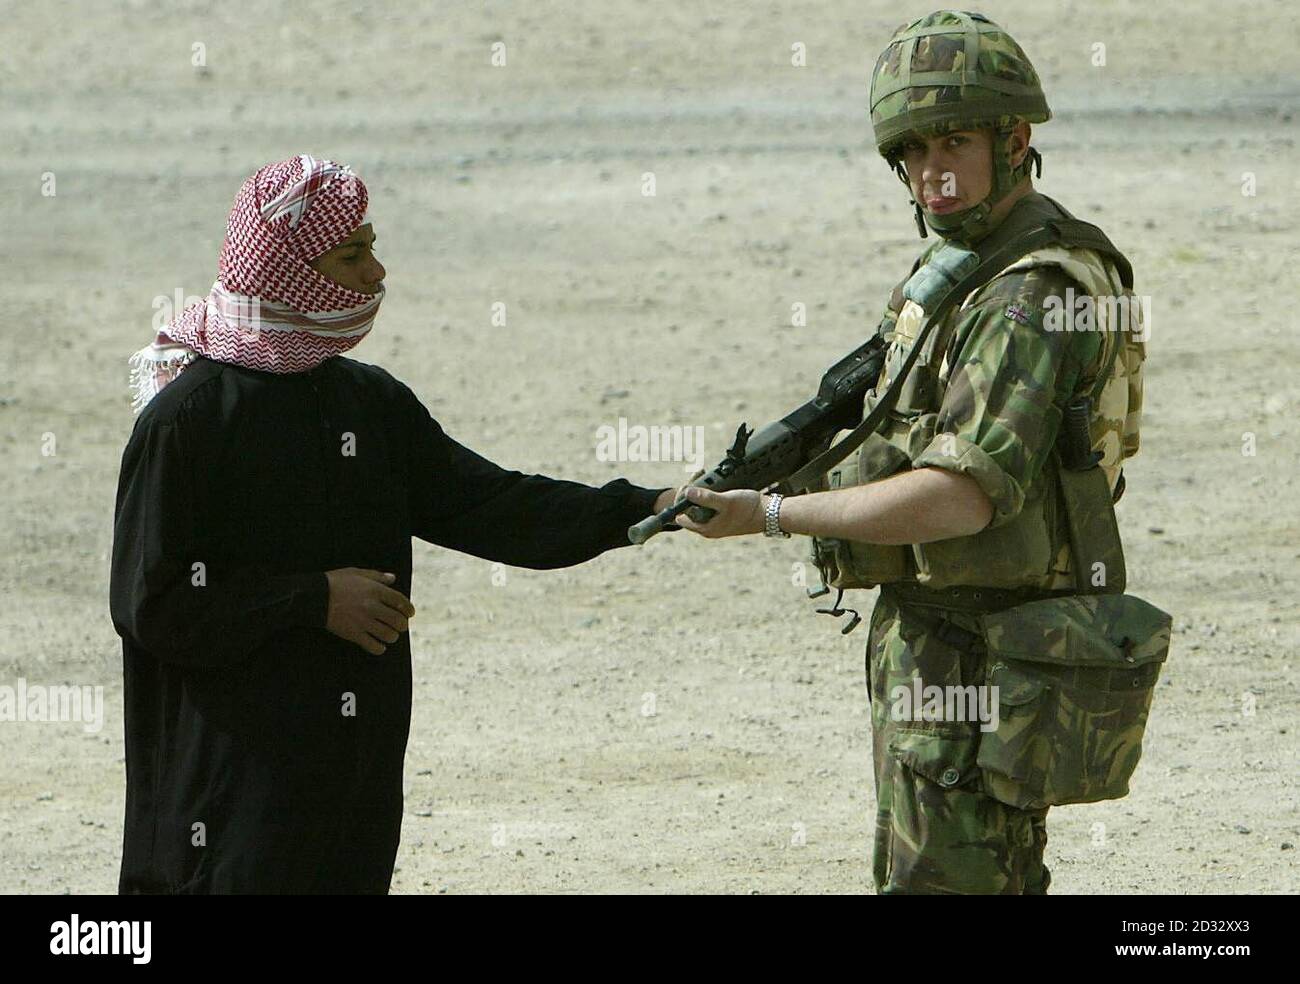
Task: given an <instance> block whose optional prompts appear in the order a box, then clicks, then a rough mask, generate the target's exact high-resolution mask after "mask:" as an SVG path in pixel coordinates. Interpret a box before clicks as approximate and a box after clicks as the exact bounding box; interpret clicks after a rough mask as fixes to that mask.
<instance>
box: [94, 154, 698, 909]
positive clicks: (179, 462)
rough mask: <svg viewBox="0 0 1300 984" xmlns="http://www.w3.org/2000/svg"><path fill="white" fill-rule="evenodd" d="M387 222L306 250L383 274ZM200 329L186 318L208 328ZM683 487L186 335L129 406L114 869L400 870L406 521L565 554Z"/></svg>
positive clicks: (623, 536)
mask: <svg viewBox="0 0 1300 984" xmlns="http://www.w3.org/2000/svg"><path fill="white" fill-rule="evenodd" d="M303 161H304V162H309V163H304V164H302V165H301V167H302V168H303V169H305V173H306V175H307V177H305V178H304V177H303V174H302V173H300V172H299V171H298V170H293V171H292V174H291V175H290V176H291V177H293V176H297V177H298V178H299V179H301V180H302V181H309V179H310V178H311V176H312V175H313V174H315V173H316V171H318V170H319V166H320V162H316V161H313V160H312V159H311V158H303ZM289 163H290V162H285V164H286V166H287V165H288V164H289ZM326 163H328V162H326ZM268 167H271V166H270V165H268ZM295 167H297V165H295ZM263 170H264V171H265V170H266V169H263ZM286 173H288V172H286ZM258 174H259V175H262V174H263V172H258ZM255 177H256V176H255ZM252 180H253V179H250V181H252ZM276 180H278V181H280V182H281V183H282V184H283V182H284V180H287V179H284V178H283V177H277V178H276ZM309 187H310V185H309ZM272 190H275V189H274V188H273V189H272ZM260 194H261V193H259V195H260ZM268 194H269V193H268ZM259 200H260V199H259ZM273 204H274V202H270V203H266V202H262V203H261V204H260V205H259V207H260V208H262V209H263V212H264V214H269V213H270V212H271V211H272V210H271V206H272V205H273ZM359 211H360V212H361V213H364V203H363V204H362V206H361V208H360V210H359ZM354 219H355V216H354ZM233 234H234V232H233V222H232V233H231V235H233ZM335 238H337V237H335ZM372 244H373V230H372V227H371V226H370V225H369V224H365V225H362V226H360V227H358V228H357V229H356V230H355V231H354V232H353V233H352V234H351V235H348V236H347V238H346V241H345V242H343V243H341V244H339V245H337V246H333V247H332V248H331V249H329V250H327V251H326V252H324V253H322V254H317V255H315V256H311V257H310V258H309V262H310V265H311V267H312V269H313V270H316V271H318V272H321V273H322V274H324V275H326V276H328V277H329V278H330V279H331V280H332V281H334V282H337V283H340V284H343V285H344V286H345V287H349V288H350V289H355V290H358V291H359V292H360V293H361V294H374V293H375V292H376V291H378V290H380V289H381V284H382V278H383V268H382V267H381V266H379V264H378V261H377V260H375V259H374V257H373V254H372V253H371V252H370V250H371V246H372ZM305 252H306V251H305ZM225 269H226V265H225V264H224V262H223V270H225ZM226 279H227V280H232V279H234V278H233V276H231V277H227V278H226ZM226 287H229V284H227V285H226ZM214 289H215V288H214ZM231 289H232V290H233V288H231ZM210 312H211V308H210V309H209V314H208V315H207V316H208V317H209V318H211V316H212V315H211V313H210ZM192 316H194V317H202V316H203V312H201V311H200V312H197V313H196V314H194V315H192ZM179 320H180V319H178V322H177V323H174V324H173V326H169V328H172V329H174V330H173V331H172V333H171V335H170V337H171V338H172V339H173V340H174V339H175V338H176V337H179V336H180V335H181V334H182V332H183V326H181V325H180V324H179ZM207 330H208V333H207V335H199V336H194V335H191V336H189V337H192V338H194V339H195V344H196V345H198V344H210V343H211V341H212V339H211V337H210V336H211V335H213V334H215V333H216V329H215V328H214V326H213V325H212V324H211V323H209V324H208V325H207ZM265 342H266V340H265V339H260V340H258V344H264V343H265ZM673 496H674V493H673V492H672V491H671V490H664V489H645V488H640V487H637V486H634V485H630V484H628V483H627V482H626V481H625V480H623V479H618V480H616V481H613V482H610V483H608V484H607V485H605V486H603V487H601V488H599V489H597V488H592V487H589V486H585V485H580V484H577V483H573V482H565V481H559V480H555V479H550V478H546V477H543V476H540V475H523V474H521V473H519V472H516V471H508V470H506V469H503V468H500V467H498V466H497V465H495V464H493V463H492V462H490V461H488V460H486V459H484V458H482V457H480V456H479V455H477V454H475V453H474V452H473V451H470V450H469V449H467V448H465V447H463V446H461V445H460V444H458V443H457V442H456V441H454V440H452V439H451V438H450V437H448V436H447V435H446V434H445V433H443V430H442V428H441V427H440V426H439V425H438V423H437V421H435V420H433V419H432V418H431V417H430V416H429V413H428V411H427V410H426V409H425V408H424V406H423V405H422V404H421V403H420V401H419V400H418V399H417V398H416V397H415V395H414V394H413V393H412V392H411V390H410V389H409V388H408V387H407V386H405V385H404V384H402V383H401V382H399V381H398V380H396V379H394V378H393V377H392V376H391V375H389V374H388V373H387V372H385V371H384V370H383V369H381V368H379V367H377V366H370V365H365V364H363V363H361V362H357V361H354V360H352V359H349V358H345V357H343V356H341V355H332V356H330V357H327V358H324V359H323V360H320V361H319V362H318V364H316V365H315V366H314V367H313V368H310V369H307V370H304V371H300V372H283V371H263V370H259V369H254V368H249V367H247V366H244V365H238V364H232V363H228V362H222V361H215V360H213V359H211V358H207V357H205V356H204V355H199V356H197V357H196V358H191V359H190V360H189V361H188V362H187V363H186V365H185V366H184V368H183V371H182V372H179V373H178V374H177V375H176V376H175V377H174V380H172V381H170V382H168V383H166V385H165V386H164V387H162V388H161V389H160V390H159V391H157V393H156V395H153V396H152V398H151V399H149V400H148V401H147V405H146V406H145V407H144V410H143V412H142V413H141V414H140V416H139V417H138V418H137V420H136V424H135V428H134V430H133V431H132V434H131V437H130V440H129V442H128V444H127V446H126V450H125V452H124V454H123V457H122V467H121V474H120V479H119V485H118V490H117V500H116V510H115V516H114V537H113V558H112V577H111V586H110V607H111V613H112V619H113V624H114V626H115V628H116V629H117V631H118V633H119V634H120V635H121V637H122V653H123V673H124V701H125V712H126V773H127V794H126V822H125V834H124V843H123V856H122V869H121V877H120V881H119V886H118V889H119V891H120V892H123V893H137V892H170V893H206V892H219V893H229V892H267V893H269V892H300V893H301V892H311V893H333V892H348V893H384V892H387V891H388V887H389V881H390V878H391V876H392V871H393V862H394V858H395V856H396V853H397V845H398V840H399V834H400V829H401V819H402V763H403V756H404V753H405V749H406V741H407V734H408V732H409V729H410V721H411V649H410V640H409V636H408V635H407V632H406V629H407V620H408V619H409V617H410V616H411V615H413V614H414V608H413V607H412V606H411V604H410V601H409V596H410V593H411V537H412V536H418V537H420V538H421V539H423V540H426V541H428V542H430V543H435V544H438V545H440V546H444V547H448V548H450V549H453V550H459V551H462V552H465V553H470V554H473V555H475V556H478V557H482V558H484V559H487V560H491V561H499V562H501V563H504V564H510V565H514V566H519V567H529V568H557V567H565V566H569V565H573V564H579V563H582V562H583V561H586V560H589V559H591V558H593V557H595V556H597V555H598V554H600V553H602V552H603V551H605V550H610V549H613V548H615V547H621V546H625V545H626V544H627V543H628V540H627V528H628V526H630V525H631V524H633V523H635V522H637V521H639V520H641V519H643V518H645V517H646V516H647V515H649V514H650V513H651V512H653V511H656V510H657V509H659V508H663V507H664V506H665V505H667V504H668V503H669V502H670V501H671V500H672V498H673ZM385 575H391V576H385Z"/></svg>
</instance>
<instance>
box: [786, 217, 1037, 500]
mask: <svg viewBox="0 0 1300 984" xmlns="http://www.w3.org/2000/svg"><path fill="white" fill-rule="evenodd" d="M1003 225H1006V223H1005V222H1004V223H1003ZM1001 231H1002V227H1001V226H999V227H998V228H997V229H995V230H994V232H993V234H991V235H990V236H989V237H987V238H986V240H985V242H984V243H981V244H980V246H981V247H984V246H985V244H986V243H988V244H989V246H991V247H993V248H987V249H980V250H978V251H976V252H972V251H970V250H966V249H962V248H961V247H958V246H952V245H951V244H946V245H944V246H941V247H940V248H939V249H936V250H935V251H934V253H933V254H932V255H931V257H930V262H929V263H927V264H926V265H925V266H923V267H921V268H920V269H919V270H917V272H916V274H914V275H913V277H912V278H910V279H909V280H908V284H907V288H912V287H913V284H914V282H915V281H916V279H917V278H918V277H922V276H924V277H926V278H927V281H928V283H927V286H929V287H931V289H933V283H934V281H935V279H936V278H942V279H943V280H945V281H946V282H947V287H946V289H942V292H941V293H939V292H938V291H935V293H936V294H937V300H936V301H935V302H934V304H933V305H932V306H931V309H930V310H929V311H927V312H926V316H925V323H924V325H922V327H921V331H920V333H919V334H918V335H917V337H916V340H915V341H914V342H913V343H912V346H911V348H910V349H909V350H908V353H907V357H906V358H905V359H904V361H903V365H902V367H901V368H900V369H899V371H898V374H897V375H896V376H895V377H894V378H893V380H891V382H890V384H889V388H888V389H887V390H886V391H885V393H884V394H883V395H882V396H881V397H880V399H878V400H877V401H876V402H875V405H874V406H873V407H872V408H871V412H870V413H868V414H867V415H866V417H864V418H863V420H862V422H861V423H860V424H858V426H857V427H855V428H853V430H852V431H851V432H850V433H849V434H848V435H847V436H846V437H845V438H844V440H842V441H840V442H839V443H838V444H836V445H835V446H834V447H831V448H828V449H827V450H826V451H823V452H822V453H821V454H819V455H818V456H817V457H815V458H814V459H813V460H812V461H810V462H808V463H807V464H806V465H804V466H803V467H802V468H800V469H799V470H798V471H797V472H795V473H794V474H793V475H791V476H790V477H789V478H788V479H786V480H785V481H784V482H783V483H781V484H782V485H784V486H786V487H788V488H789V489H790V490H791V491H793V492H796V493H797V492H801V491H803V490H805V489H807V488H808V487H809V486H810V485H811V484H812V482H813V481H814V480H815V479H817V478H820V477H821V476H822V475H824V474H826V472H828V471H830V470H831V469H832V468H834V467H835V466H836V465H838V464H839V463H840V462H841V461H843V460H844V459H845V458H847V457H848V456H849V455H850V454H852V453H853V452H854V451H855V450H857V448H858V446H859V445H861V444H862V442H863V441H865V440H866V439H867V437H868V435H870V434H871V432H872V431H874V430H875V429H876V428H877V427H878V426H879V425H880V422H881V420H883V419H884V416H885V414H887V413H888V412H889V411H890V410H891V409H892V408H893V406H894V404H895V403H896V402H897V400H898V394H899V392H900V390H901V389H902V385H903V380H904V379H906V378H907V374H908V373H909V372H911V370H912V366H913V365H914V364H915V363H916V359H917V356H918V355H920V353H921V350H922V349H923V348H924V346H925V341H926V339H927V338H928V337H929V335H930V332H931V331H932V330H933V329H934V326H935V325H936V324H937V323H938V322H939V321H941V320H943V317H944V315H946V314H947V313H948V311H950V310H951V309H952V307H953V305H955V304H957V303H958V302H959V301H961V300H962V299H963V298H964V297H966V295H967V294H969V293H970V292H971V291H973V290H974V289H975V288H977V287H980V286H982V285H983V284H985V283H987V282H988V281H989V280H991V279H992V278H993V276H994V275H995V274H996V273H998V272H999V271H1000V270H1002V269H1004V268H1005V267H1007V266H1009V265H1010V264H1011V263H1012V262H1014V261H1015V260H1016V259H1017V258H1019V257H1020V256H1023V255H1024V254H1025V253H1028V252H1030V251H1031V250H1034V249H1038V248H1039V247H1040V246H1044V245H1047V244H1048V243H1050V242H1054V241H1055V236H1056V232H1055V230H1053V229H1051V228H1049V227H1047V226H1039V227H1037V228H1033V229H1030V230H1029V231H1028V232H1025V233H1022V235H1020V236H1017V237H1015V238H1011V237H1009V236H1007V235H1003V236H998V238H997V241H996V242H990V240H993V237H994V236H996V235H997V233H998V232H1001ZM1016 231H1020V230H1012V232H1013V233H1014V232H1016ZM907 288H905V292H906V291H907ZM928 292H929V291H927V293H928Z"/></svg>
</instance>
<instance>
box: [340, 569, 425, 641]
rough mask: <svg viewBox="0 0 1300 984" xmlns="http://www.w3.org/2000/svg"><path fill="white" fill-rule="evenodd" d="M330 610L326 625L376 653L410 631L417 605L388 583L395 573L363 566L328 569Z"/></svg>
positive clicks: (393, 579)
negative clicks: (407, 627) (411, 618)
mask: <svg viewBox="0 0 1300 984" xmlns="http://www.w3.org/2000/svg"><path fill="white" fill-rule="evenodd" d="M325 577H326V578H327V579H328V580H329V585H330V601H329V612H328V614H327V615H326V616H325V628H327V629H328V630H329V631H330V632H333V633H334V634H335V635H336V636H338V637H339V638H340V639H346V640H347V641H348V642H354V643H356V644H357V645H358V646H360V647H361V648H362V649H364V650H365V651H366V652H368V653H370V654H371V655H372V656H382V655H383V653H384V651H385V650H387V648H388V644H389V643H393V642H396V641H397V637H398V635H399V634H400V633H402V632H405V631H406V625H407V619H409V618H410V617H411V616H413V615H414V614H415V606H414V605H412V604H411V602H410V601H409V600H408V599H407V597H406V596H405V595H404V594H402V593H401V592H400V591H396V590H394V589H393V588H390V587H388V585H390V584H392V583H393V582H394V581H396V580H397V578H396V576H395V575H393V574H387V573H384V572H382V571H372V570H369V569H366V568H362V567H340V568H338V569H337V570H333V571H326V572H325Z"/></svg>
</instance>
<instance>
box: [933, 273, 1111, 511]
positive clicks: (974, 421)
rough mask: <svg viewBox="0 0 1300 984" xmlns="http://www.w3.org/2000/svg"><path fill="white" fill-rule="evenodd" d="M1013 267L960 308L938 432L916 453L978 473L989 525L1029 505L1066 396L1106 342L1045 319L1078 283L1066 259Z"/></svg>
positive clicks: (952, 468) (950, 467)
mask: <svg viewBox="0 0 1300 984" xmlns="http://www.w3.org/2000/svg"><path fill="white" fill-rule="evenodd" d="M1012 276H1014V275H1008V278H1007V279H1009V280H1010V281H1011V282H1010V283H1008V284H1004V285H1000V286H999V288H998V289H995V290H991V291H990V292H989V293H988V296H987V297H985V298H984V299H982V300H980V301H978V302H977V303H976V304H974V305H972V306H971V307H970V308H968V309H966V310H965V311H963V312H961V314H960V315H959V318H960V320H959V322H958V324H957V326H956V330H955V332H954V335H953V344H952V346H951V347H950V349H949V360H950V361H949V377H948V385H947V388H946V390H945V392H944V397H943V402H942V404H941V405H940V408H939V412H938V419H937V420H936V422H935V433H934V437H933V439H932V440H931V441H930V442H929V444H928V445H927V446H926V447H925V448H923V449H922V451H921V452H920V454H918V455H917V456H916V457H915V458H914V459H913V461H912V466H913V467H914V468H943V469H945V470H947V471H952V472H957V473H960V474H963V475H968V476H970V477H971V478H972V479H974V480H975V481H976V482H977V483H978V484H979V486H980V488H981V489H982V490H983V491H984V494H985V495H987V496H988V497H989V501H990V502H992V504H993V517H992V519H991V520H990V521H989V526H988V528H990V529H992V528H994V527H997V526H1001V525H1002V524H1004V523H1007V522H1010V521H1011V520H1012V519H1014V518H1015V517H1016V515H1017V514H1018V513H1019V512H1020V510H1021V508H1022V507H1023V506H1024V503H1025V495H1026V490H1027V489H1028V488H1029V487H1030V486H1031V485H1032V484H1033V483H1034V482H1035V481H1036V480H1037V479H1038V477H1039V475H1040V473H1041V472H1042V469H1043V466H1044V464H1045V463H1046V461H1047V458H1048V456H1049V455H1050V453H1051V450H1052V446H1053V444H1054V443H1055V441H1056V437H1057V434H1058V432H1059V430H1060V425H1061V418H1062V415H1063V412H1064V406H1065V403H1066V401H1067V400H1068V399H1069V395H1070V393H1071V392H1073V390H1074V387H1075V384H1076V382H1077V381H1078V379H1079V375H1080V373H1081V371H1082V368H1083V366H1085V365H1087V364H1089V363H1090V362H1092V361H1093V360H1095V358H1096V356H1097V352H1098V350H1099V348H1100V337H1099V336H1098V333H1096V332H1068V331H1051V330H1048V329H1047V328H1046V327H1045V326H1044V317H1043V316H1044V310H1045V307H1044V305H1045V302H1046V299H1047V297H1048V296H1051V295H1053V294H1055V295H1056V296H1061V295H1063V293H1064V291H1065V288H1066V286H1067V285H1068V284H1070V283H1071V281H1070V280H1069V279H1068V278H1067V277H1066V276H1065V275H1064V273H1063V272H1061V271H1060V270H1059V268H1044V269H1043V270H1042V271H1040V268H1033V269H1031V270H1029V271H1026V272H1025V273H1024V274H1021V275H1019V276H1014V279H1012Z"/></svg>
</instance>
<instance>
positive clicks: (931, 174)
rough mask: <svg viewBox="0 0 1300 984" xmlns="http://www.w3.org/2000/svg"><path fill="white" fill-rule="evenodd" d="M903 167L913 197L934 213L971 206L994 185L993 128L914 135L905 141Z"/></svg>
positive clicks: (956, 210)
mask: <svg viewBox="0 0 1300 984" xmlns="http://www.w3.org/2000/svg"><path fill="white" fill-rule="evenodd" d="M903 166H904V167H905V168H906V169H907V180H908V183H909V184H910V185H911V187H912V197H913V198H915V199H916V200H917V201H918V202H919V203H920V204H921V207H922V208H924V209H925V210H926V211H927V212H929V213H930V214H931V215H943V214H945V213H947V212H958V211H961V210H962V209H966V208H971V207H972V206H975V205H978V204H979V203H980V202H982V201H983V200H984V199H985V198H986V197H987V196H988V193H989V191H990V190H991V189H992V188H993V131H992V130H987V129H986V130H958V131H956V132H954V133H945V134H943V136H939V137H930V138H929V139H924V140H923V139H921V138H920V137H913V138H911V139H910V140H908V141H907V143H905V144H903Z"/></svg>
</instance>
